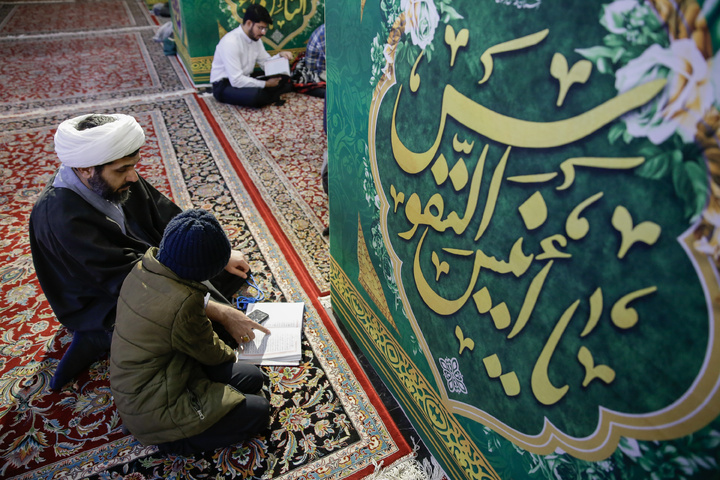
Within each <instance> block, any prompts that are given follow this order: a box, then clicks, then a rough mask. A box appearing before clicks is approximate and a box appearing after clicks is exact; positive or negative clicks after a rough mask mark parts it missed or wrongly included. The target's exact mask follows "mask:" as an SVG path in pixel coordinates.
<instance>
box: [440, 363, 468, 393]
mask: <svg viewBox="0 0 720 480" xmlns="http://www.w3.org/2000/svg"><path fill="white" fill-rule="evenodd" d="M438 360H439V361H440V366H441V367H442V369H443V376H444V377H445V381H446V382H447V387H448V390H450V391H451V392H453V393H464V394H467V393H468V391H467V388H466V387H465V381H464V379H463V374H462V373H460V365H459V364H458V361H457V358H439V359H438Z"/></svg>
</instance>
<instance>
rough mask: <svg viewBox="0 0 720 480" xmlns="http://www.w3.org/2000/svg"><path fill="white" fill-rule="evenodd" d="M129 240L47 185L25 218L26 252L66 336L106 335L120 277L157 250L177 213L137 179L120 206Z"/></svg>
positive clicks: (109, 223)
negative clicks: (86, 332)
mask: <svg viewBox="0 0 720 480" xmlns="http://www.w3.org/2000/svg"><path fill="white" fill-rule="evenodd" d="M123 210H124V212H125V216H126V225H127V232H128V234H129V233H130V232H132V235H125V234H124V233H123V232H122V230H121V228H120V226H119V225H118V224H117V223H116V222H115V221H113V220H111V219H110V218H109V217H107V216H106V215H104V214H102V213H101V212H100V211H98V210H97V209H95V208H94V207H93V206H91V205H90V204H89V203H87V202H86V201H85V200H84V199H83V198H82V197H80V196H79V195H78V194H76V193H75V192H73V191H72V190H70V189H67V188H55V187H53V186H52V180H51V181H50V183H49V184H48V186H47V187H46V188H45V189H44V190H43V192H42V193H41V195H40V197H39V198H38V200H37V202H36V203H35V206H34V208H33V211H32V213H31V214H30V248H31V250H32V256H33V263H34V265H35V271H36V273H37V277H38V280H39V282H40V286H41V287H42V290H43V292H44V293H45V296H46V297H47V299H48V302H49V303H50V306H51V307H52V309H53V311H54V312H55V315H56V316H57V318H58V321H59V322H60V323H61V324H63V325H64V326H66V327H67V328H69V329H70V330H73V331H75V330H81V331H82V330H101V329H111V328H112V326H113V325H114V324H115V308H116V305H117V298H118V295H119V293H120V287H121V286H122V283H123V281H124V280H125V277H126V276H127V275H128V273H129V272H130V270H131V269H132V267H133V265H135V263H136V262H138V261H139V260H140V259H141V258H142V256H143V254H144V253H145V251H146V250H147V249H148V248H149V247H150V246H153V247H157V246H158V245H159V244H160V240H161V238H162V234H163V231H164V230H165V227H166V226H167V224H168V222H170V220H171V219H172V218H173V217H174V216H175V215H177V214H178V213H180V212H181V211H182V210H181V209H180V207H178V206H177V205H175V204H174V203H173V202H171V201H170V200H169V199H168V198H167V197H165V196H164V195H163V194H162V193H160V192H158V191H157V190H156V189H155V188H154V187H153V186H152V185H150V184H149V183H147V182H146V181H145V180H144V179H143V178H141V177H139V176H138V181H137V182H135V183H134V184H133V185H132V186H131V187H130V197H129V199H128V201H127V202H126V203H125V205H124V206H123Z"/></svg>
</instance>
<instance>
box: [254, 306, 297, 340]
mask: <svg viewBox="0 0 720 480" xmlns="http://www.w3.org/2000/svg"><path fill="white" fill-rule="evenodd" d="M255 309H258V310H261V311H263V312H265V313H267V314H268V315H270V317H268V319H267V320H265V322H263V324H262V325H263V326H264V327H267V328H269V329H270V330H271V331H272V330H273V329H274V328H301V327H302V319H303V312H304V311H305V304H304V303H303V302H294V303H279V302H278V303H270V302H268V303H251V304H250V305H248V307H247V313H250V312H252V311H253V310H255ZM255 333H256V334H257V333H262V332H258V331H257V330H256V331H255Z"/></svg>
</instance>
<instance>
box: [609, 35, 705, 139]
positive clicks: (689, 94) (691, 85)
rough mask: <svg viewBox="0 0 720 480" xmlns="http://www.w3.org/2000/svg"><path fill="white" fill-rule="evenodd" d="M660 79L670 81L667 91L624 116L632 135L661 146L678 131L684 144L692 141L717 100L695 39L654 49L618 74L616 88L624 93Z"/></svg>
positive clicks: (654, 47)
mask: <svg viewBox="0 0 720 480" xmlns="http://www.w3.org/2000/svg"><path fill="white" fill-rule="evenodd" d="M658 78H666V79H667V81H668V83H667V85H666V86H665V89H664V90H663V91H662V92H661V93H660V94H659V95H658V96H657V97H656V98H655V99H654V100H652V101H651V102H650V103H648V104H647V105H645V106H644V107H642V108H641V109H640V110H636V111H633V112H630V113H628V114H627V115H625V116H624V117H623V119H624V120H625V123H626V125H627V131H628V133H629V134H630V135H632V136H633V137H647V138H648V139H649V140H650V141H651V142H653V143H654V144H656V145H659V144H661V143H662V142H664V141H665V140H667V139H668V138H669V137H670V136H671V135H672V134H673V133H674V132H675V131H677V132H678V133H679V134H680V136H681V137H682V139H683V141H684V142H686V143H690V142H692V141H693V139H694V136H695V132H696V131H697V123H698V122H699V121H700V120H701V119H702V118H703V115H704V114H705V113H706V112H707V110H708V109H709V108H710V107H711V106H712V103H713V97H714V95H713V87H712V84H711V79H710V69H709V68H708V64H707V61H706V60H705V58H703V56H702V54H701V53H700V51H699V50H698V49H697V47H696V45H695V42H694V41H693V40H691V39H683V40H677V41H675V42H672V43H671V44H670V47H669V48H662V47H660V46H659V45H657V44H655V45H652V46H650V47H649V48H648V49H647V50H645V52H644V53H643V54H642V55H641V56H640V57H638V58H636V59H633V60H630V61H629V62H628V63H627V65H625V66H624V67H622V68H621V69H619V70H618V71H617V75H616V77H615V88H617V90H618V92H620V93H624V92H627V91H628V90H630V89H632V88H633V87H636V86H638V85H641V84H644V83H647V82H649V81H651V80H655V79H658Z"/></svg>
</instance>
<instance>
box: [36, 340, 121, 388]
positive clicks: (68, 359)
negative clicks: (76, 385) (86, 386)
mask: <svg viewBox="0 0 720 480" xmlns="http://www.w3.org/2000/svg"><path fill="white" fill-rule="evenodd" d="M111 337H112V332H109V331H107V330H93V331H88V332H75V333H73V339H72V342H71V343H70V346H69V347H68V349H67V352H65V355H63V357H62V359H60V363H58V366H57V368H56V369H55V375H53V378H52V380H50V388H52V389H53V390H60V389H61V388H62V387H63V386H64V385H65V384H66V383H68V382H69V381H71V380H72V379H74V378H75V377H77V376H78V374H80V373H81V372H82V371H84V370H86V369H87V368H88V367H90V365H92V364H93V362H94V361H95V360H97V359H98V358H99V357H100V356H101V355H103V354H104V353H106V352H107V351H108V350H110V340H111Z"/></svg>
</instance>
